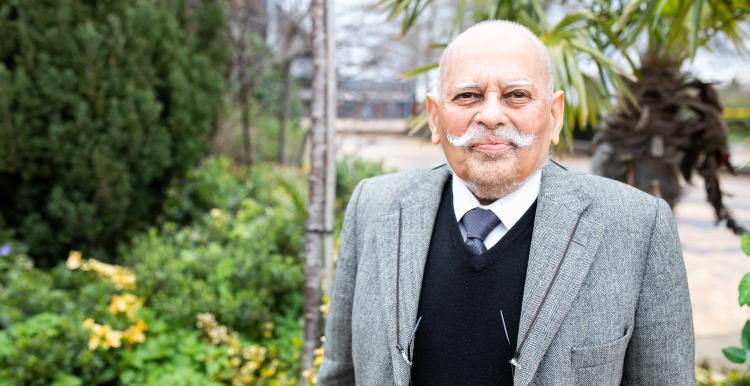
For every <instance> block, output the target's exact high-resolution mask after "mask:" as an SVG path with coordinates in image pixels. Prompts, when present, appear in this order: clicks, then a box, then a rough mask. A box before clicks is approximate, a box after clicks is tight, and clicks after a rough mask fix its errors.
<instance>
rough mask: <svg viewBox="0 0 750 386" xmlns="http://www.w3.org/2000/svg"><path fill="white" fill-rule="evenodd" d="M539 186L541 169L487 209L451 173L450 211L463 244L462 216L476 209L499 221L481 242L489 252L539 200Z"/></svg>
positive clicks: (464, 230)
mask: <svg viewBox="0 0 750 386" xmlns="http://www.w3.org/2000/svg"><path fill="white" fill-rule="evenodd" d="M541 183H542V169H541V168H540V169H539V170H537V171H536V172H535V173H534V174H532V175H531V176H530V177H529V178H528V179H527V180H526V181H525V182H524V183H523V184H522V185H521V186H519V187H518V189H516V190H515V191H513V192H511V193H510V194H508V195H507V196H505V197H502V198H500V199H498V200H496V201H495V202H493V203H491V204H489V205H482V204H480V203H479V200H477V198H476V196H474V193H472V192H471V190H469V188H468V187H467V186H466V183H465V182H464V181H462V180H461V179H460V178H459V177H458V176H457V175H456V174H455V173H453V183H452V186H451V189H452V192H453V210H454V211H455V212H456V221H457V222H458V229H460V230H461V237H463V239H464V241H466V228H465V227H464V223H463V222H461V218H462V217H463V216H464V214H465V213H466V212H468V211H470V210H472V209H474V208H476V207H480V208H482V209H489V210H491V211H492V212H494V213H495V215H496V216H497V218H499V219H500V224H499V225H498V226H496V227H495V229H493V230H491V231H490V233H489V234H488V235H487V237H485V239H484V246H485V247H487V249H490V248H492V246H493V245H495V244H496V243H497V242H498V241H500V239H501V238H503V236H505V234H506V233H508V230H509V229H510V228H512V227H513V225H515V224H516V222H518V220H520V219H521V216H523V214H524V213H526V211H527V210H528V209H529V208H530V207H531V204H533V203H534V200H536V198H537V196H539V187H540V186H541Z"/></svg>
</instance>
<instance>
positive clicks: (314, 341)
mask: <svg viewBox="0 0 750 386" xmlns="http://www.w3.org/2000/svg"><path fill="white" fill-rule="evenodd" d="M324 7H325V3H324V1H323V0H312V4H311V6H310V10H311V14H312V37H313V79H312V106H311V118H312V124H311V127H310V140H311V149H310V177H309V181H310V188H309V197H308V205H307V223H306V230H305V255H306V256H305V305H304V319H305V327H304V340H303V344H302V371H303V374H304V372H305V371H308V370H310V369H311V368H312V362H313V352H314V350H315V348H316V347H317V346H318V344H319V338H320V302H321V298H322V288H321V284H322V283H321V280H320V279H321V278H320V266H321V262H322V261H321V260H322V256H321V254H322V252H323V233H324V231H325V228H324V226H325V223H324V206H325V181H326V178H325V174H326V165H325V162H326V143H325V142H326V133H325V111H326V109H325V101H326V95H325V84H326V61H325V51H326V43H325V42H326V40H325V27H324V25H325V19H324V18H325V10H324ZM300 384H303V385H304V384H305V380H304V376H302V377H301V382H300Z"/></svg>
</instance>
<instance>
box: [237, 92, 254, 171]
mask: <svg viewBox="0 0 750 386" xmlns="http://www.w3.org/2000/svg"><path fill="white" fill-rule="evenodd" d="M240 87H241V90H240V109H241V111H242V114H241V117H240V120H242V156H243V160H242V162H243V163H244V164H245V165H247V166H252V165H253V152H252V138H251V137H250V107H251V106H250V90H249V89H250V86H248V85H246V84H242V86H240Z"/></svg>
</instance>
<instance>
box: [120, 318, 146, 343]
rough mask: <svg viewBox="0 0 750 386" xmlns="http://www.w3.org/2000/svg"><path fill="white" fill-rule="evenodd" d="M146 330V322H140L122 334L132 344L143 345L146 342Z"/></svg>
mask: <svg viewBox="0 0 750 386" xmlns="http://www.w3.org/2000/svg"><path fill="white" fill-rule="evenodd" d="M146 330H148V326H147V325H146V322H144V321H143V320H138V321H137V322H136V323H135V324H134V325H132V326H130V327H128V329H127V330H125V331H124V332H123V333H122V337H123V338H125V340H127V341H128V343H130V344H136V343H143V341H144V340H146V335H145V334H144V332H145V331H146Z"/></svg>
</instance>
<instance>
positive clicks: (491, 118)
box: [474, 92, 508, 129]
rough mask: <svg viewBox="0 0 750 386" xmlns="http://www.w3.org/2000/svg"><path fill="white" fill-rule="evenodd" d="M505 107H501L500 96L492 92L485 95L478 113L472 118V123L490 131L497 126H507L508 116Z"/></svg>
mask: <svg viewBox="0 0 750 386" xmlns="http://www.w3.org/2000/svg"><path fill="white" fill-rule="evenodd" d="M506 107H507V106H505V105H503V100H502V96H501V95H499V94H498V93H494V92H492V93H487V94H486V95H485V99H484V101H483V102H482V105H481V108H480V110H479V112H478V113H477V114H476V115H475V116H474V121H475V123H477V124H483V125H484V126H486V127H488V128H490V129H494V128H495V127H498V126H505V125H507V124H508V116H507V115H506V111H505V109H506Z"/></svg>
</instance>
